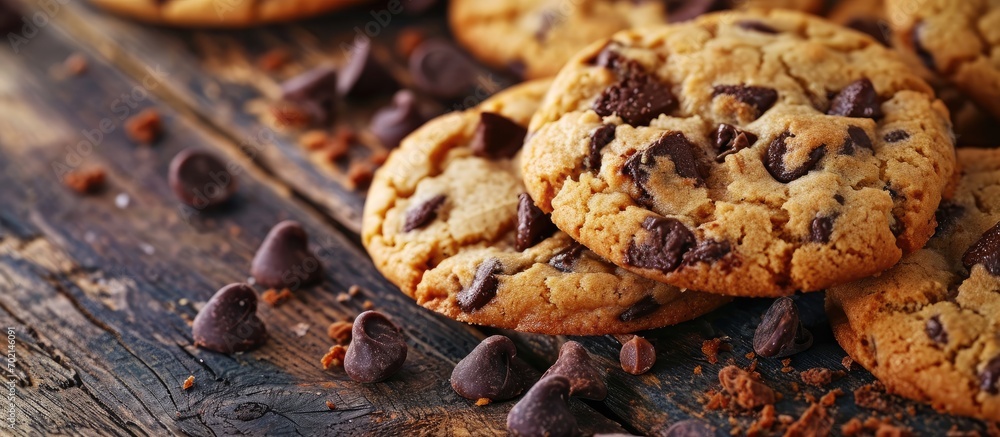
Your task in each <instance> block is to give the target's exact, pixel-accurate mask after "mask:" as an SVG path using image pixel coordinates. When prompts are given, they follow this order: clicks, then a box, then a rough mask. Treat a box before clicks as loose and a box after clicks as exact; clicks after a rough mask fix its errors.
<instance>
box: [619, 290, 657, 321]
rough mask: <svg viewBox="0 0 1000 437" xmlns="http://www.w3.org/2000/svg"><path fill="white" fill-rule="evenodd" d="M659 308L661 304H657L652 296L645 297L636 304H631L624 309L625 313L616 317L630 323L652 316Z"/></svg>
mask: <svg viewBox="0 0 1000 437" xmlns="http://www.w3.org/2000/svg"><path fill="white" fill-rule="evenodd" d="M661 306H662V304H660V303H659V302H657V301H656V299H655V298H654V297H653V296H646V297H644V298H642V299H640V300H639V301H638V302H636V303H634V304H632V306H630V307H628V308H626V309H625V311H622V313H621V314H619V315H618V320H621V321H623V322H631V321H633V320H637V319H639V318H642V317H646V316H648V315H650V314H653V313H654V312H656V310H658V309H660V307H661Z"/></svg>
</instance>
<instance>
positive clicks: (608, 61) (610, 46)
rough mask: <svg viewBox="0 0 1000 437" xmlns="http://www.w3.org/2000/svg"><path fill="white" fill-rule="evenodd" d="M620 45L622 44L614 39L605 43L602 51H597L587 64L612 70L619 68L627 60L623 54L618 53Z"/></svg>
mask: <svg viewBox="0 0 1000 437" xmlns="http://www.w3.org/2000/svg"><path fill="white" fill-rule="evenodd" d="M619 47H620V45H619V44H618V43H616V42H614V41H612V42H609V43H607V44H605V45H604V47H603V48H602V49H601V51H600V52H597V54H596V55H594V57H593V58H590V59H588V60H587V64H589V65H594V66H597V67H602V68H608V69H611V70H618V68H619V67H620V66H621V65H622V64H625V63H626V61H627V60H626V59H625V58H624V57H623V56H622V55H621V54H619V53H618V48H619Z"/></svg>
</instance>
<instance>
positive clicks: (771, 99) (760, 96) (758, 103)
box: [712, 84, 778, 117]
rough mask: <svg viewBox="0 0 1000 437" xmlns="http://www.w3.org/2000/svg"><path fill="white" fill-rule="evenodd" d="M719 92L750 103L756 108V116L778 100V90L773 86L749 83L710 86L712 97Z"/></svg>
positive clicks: (744, 102)
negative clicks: (767, 86) (751, 84)
mask: <svg viewBox="0 0 1000 437" xmlns="http://www.w3.org/2000/svg"><path fill="white" fill-rule="evenodd" d="M720 94H725V95H727V96H732V97H733V98H734V99H736V100H738V101H739V102H741V103H743V104H746V105H750V106H752V107H753V108H754V109H756V110H757V116H758V117H759V116H760V114H763V113H765V112H767V110H768V109H771V107H772V106H774V103H775V102H777V101H778V91H776V90H774V89H773V88H766V87H760V86H749V85H743V84H739V85H716V86H715V87H714V88H712V97H717V96H719V95H720Z"/></svg>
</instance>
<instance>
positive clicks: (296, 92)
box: [281, 65, 337, 102]
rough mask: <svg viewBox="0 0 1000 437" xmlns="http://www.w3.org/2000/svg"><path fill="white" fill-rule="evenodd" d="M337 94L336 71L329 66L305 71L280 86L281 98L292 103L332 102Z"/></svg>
mask: <svg viewBox="0 0 1000 437" xmlns="http://www.w3.org/2000/svg"><path fill="white" fill-rule="evenodd" d="M336 94H337V70H336V69H335V68H333V67H332V66H329V65H321V66H319V67H316V68H313V69H311V70H307V71H306V72H304V73H302V74H299V75H298V76H295V77H292V78H291V79H288V80H286V81H284V82H283V83H282V84H281V98H282V99H284V100H290V101H294V102H304V101H313V102H332V100H333V98H334V96H336Z"/></svg>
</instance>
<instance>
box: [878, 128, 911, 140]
mask: <svg viewBox="0 0 1000 437" xmlns="http://www.w3.org/2000/svg"><path fill="white" fill-rule="evenodd" d="M907 138H910V134H908V133H906V131H905V130H901V129H897V130H894V131H892V132H889V133H886V134H885V136H884V137H883V139H885V142H887V143H898V142H900V141H903V140H905V139H907Z"/></svg>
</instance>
